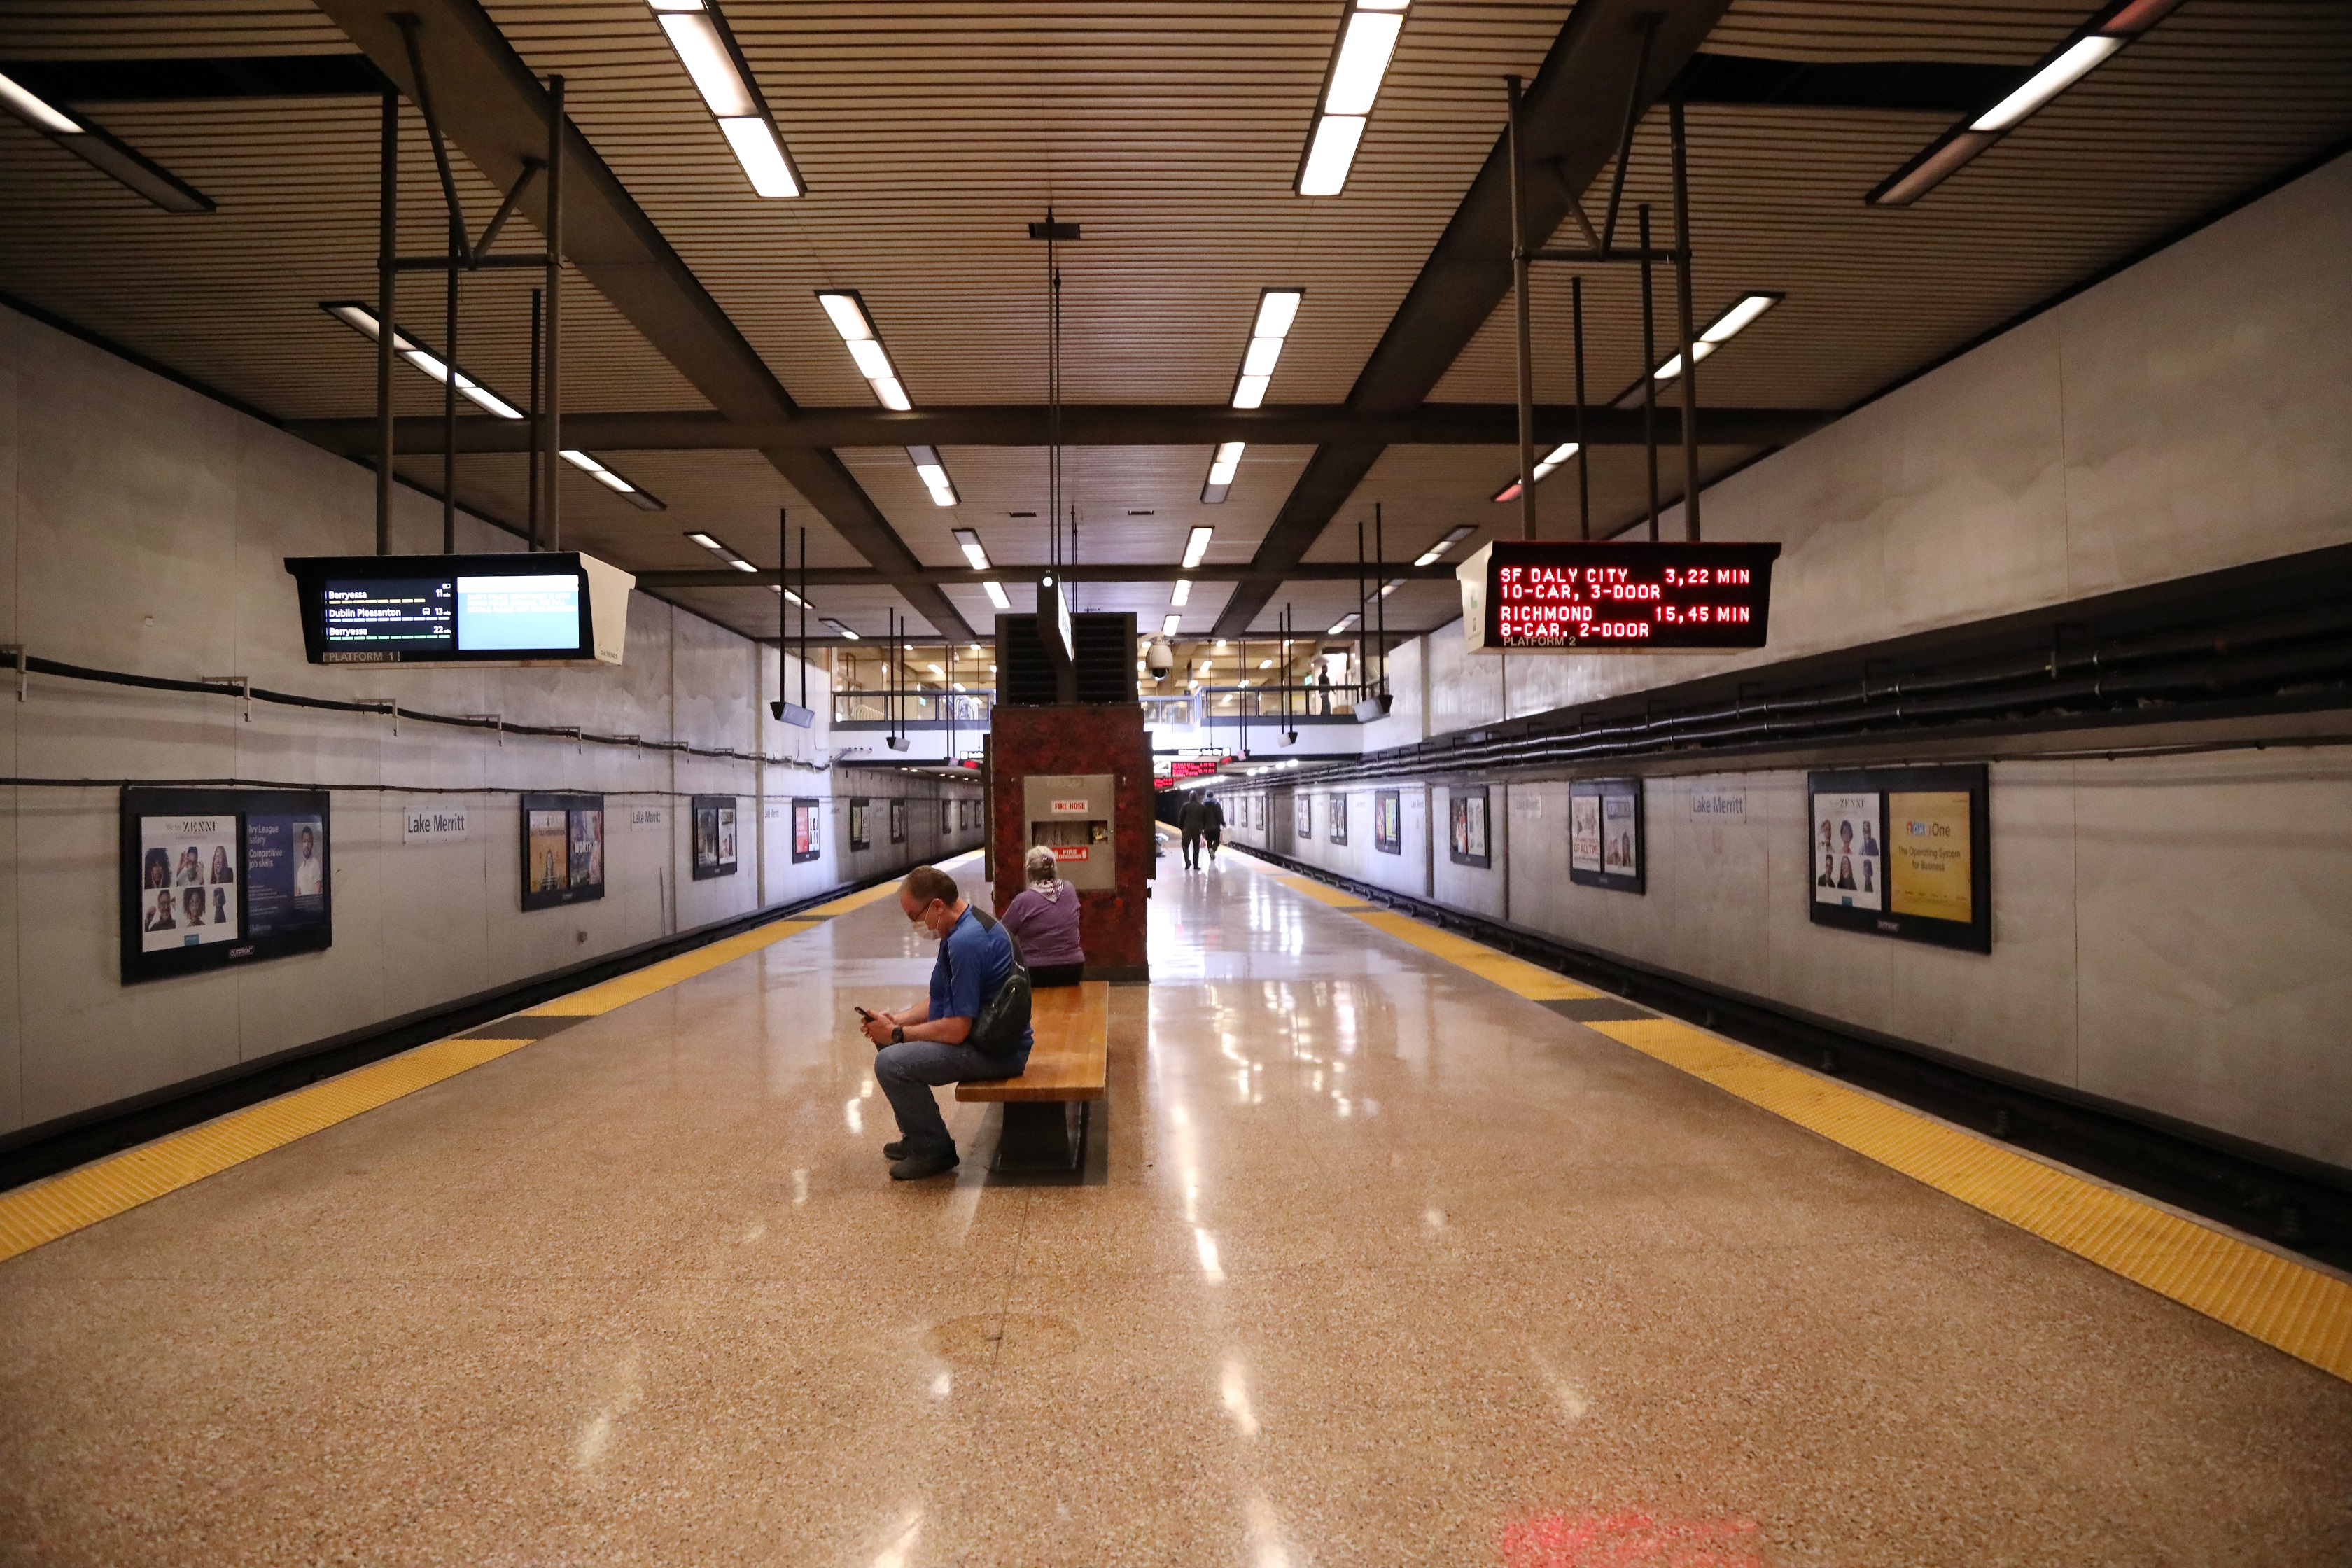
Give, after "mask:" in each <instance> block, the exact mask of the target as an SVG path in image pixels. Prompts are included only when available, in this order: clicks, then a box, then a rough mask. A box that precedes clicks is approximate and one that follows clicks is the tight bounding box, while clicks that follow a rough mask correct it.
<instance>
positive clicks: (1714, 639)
mask: <svg viewBox="0 0 2352 1568" xmlns="http://www.w3.org/2000/svg"><path fill="white" fill-rule="evenodd" d="M1779 556H1780V546H1779V545H1778V544H1729V543H1727V544H1707V543H1697V544H1691V543H1677V544H1664V543H1662V544H1647V543H1643V544H1621V543H1608V544H1593V543H1585V542H1574V541H1559V542H1554V541H1551V540H1517V541H1513V540H1496V542H1494V543H1492V544H1489V545H1487V546H1486V548H1485V549H1484V550H1481V551H1479V552H1477V553H1476V554H1475V555H1473V556H1471V557H1470V558H1469V559H1468V560H1466V561H1465V562H1463V563H1462V564H1461V566H1460V567H1459V568H1458V569H1457V570H1456V572H1455V575H1456V576H1457V577H1458V578H1459V579H1460V580H1461V584H1462V631H1463V636H1464V637H1465V638H1466V639H1467V640H1468V642H1469V645H1470V649H1471V651H1472V652H1474V653H1713V652H1720V651H1722V650H1724V649H1727V648H1748V647H1763V646H1764V637H1765V630H1766V626H1767V624H1768V619H1769V611H1770V609H1771V606H1772V563H1773V562H1774V561H1775V560H1776V559H1778V558H1779Z"/></svg>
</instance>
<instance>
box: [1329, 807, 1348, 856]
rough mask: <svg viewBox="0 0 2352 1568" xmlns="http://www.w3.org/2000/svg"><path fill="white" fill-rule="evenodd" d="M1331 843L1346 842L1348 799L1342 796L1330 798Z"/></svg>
mask: <svg viewBox="0 0 2352 1568" xmlns="http://www.w3.org/2000/svg"><path fill="white" fill-rule="evenodd" d="M1331 842H1332V843H1334V844H1345V843H1346V842H1348V797H1347V796H1346V795H1333V796H1332V797H1331Z"/></svg>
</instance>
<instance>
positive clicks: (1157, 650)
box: [1143, 642, 1176, 680]
mask: <svg viewBox="0 0 2352 1568" xmlns="http://www.w3.org/2000/svg"><path fill="white" fill-rule="evenodd" d="M1143 661H1144V663H1145V664H1146V665H1148V666H1149V667H1150V670H1151V675H1152V679H1155V680H1157V679H1164V678H1165V677H1166V676H1167V674H1168V672H1169V671H1170V670H1171V669H1173V668H1176V650H1175V649H1174V648H1171V647H1169V646H1168V645H1167V644H1166V643H1164V642H1155V643H1153V644H1152V645H1151V647H1150V648H1149V649H1148V650H1147V651H1146V652H1145V653H1144V656H1143Z"/></svg>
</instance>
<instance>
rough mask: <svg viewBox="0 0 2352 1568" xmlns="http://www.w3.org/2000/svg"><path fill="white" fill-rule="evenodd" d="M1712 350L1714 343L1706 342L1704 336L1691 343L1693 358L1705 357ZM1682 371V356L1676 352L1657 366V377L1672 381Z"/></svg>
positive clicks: (1712, 351)
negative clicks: (1672, 356)
mask: <svg viewBox="0 0 2352 1568" xmlns="http://www.w3.org/2000/svg"><path fill="white" fill-rule="evenodd" d="M1714 352H1715V345H1714V344H1713V343H1711V342H1707V341H1706V339H1705V338H1701V339H1699V341H1698V342H1695V343H1693V344H1691V358H1693V359H1695V360H1700V359H1705V358H1706V356H1707V355H1709V354H1711V353H1714ZM1682 373H1683V356H1682V355H1680V354H1676V355H1675V357H1674V358H1672V359H1670V360H1668V361H1667V362H1666V363H1664V364H1662V365H1660V366H1659V367H1658V374H1657V379H1658V380H1660V381H1673V380H1674V379H1675V377H1677V376H1679V375H1681V374H1682Z"/></svg>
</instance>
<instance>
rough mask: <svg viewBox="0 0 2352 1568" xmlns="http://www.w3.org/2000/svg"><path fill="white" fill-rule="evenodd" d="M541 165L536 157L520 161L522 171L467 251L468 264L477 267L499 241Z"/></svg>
mask: <svg viewBox="0 0 2352 1568" xmlns="http://www.w3.org/2000/svg"><path fill="white" fill-rule="evenodd" d="M541 167H543V165H542V164H541V163H540V161H539V160H538V159H536V158H525V159H524V160H523V161H522V173H521V174H517V175H516V176H515V183H514V184H513V186H512V187H511V188H509V190H508V192H507V199H506V200H505V201H502V202H500V203H499V210H498V211H497V212H496V213H494V214H492V215H491V216H490V226H488V228H486V229H484V230H482V237H481V239H480V240H479V241H478V242H477V243H476V244H475V246H474V247H473V249H472V250H470V251H468V252H467V256H466V260H467V265H468V266H471V267H479V266H481V265H482V263H483V261H484V260H485V259H487V258H488V254H489V249H490V247H492V246H493V245H496V244H497V243H498V242H499V233H500V232H501V231H503V230H504V229H505V227H506V226H507V219H509V218H510V217H512V216H514V215H515V209H516V208H517V207H519V206H520V205H522V198H523V194H524V193H525V192H527V191H529V190H530V183H531V182H532V181H533V180H535V179H537V178H539V171H540V170H541Z"/></svg>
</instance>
